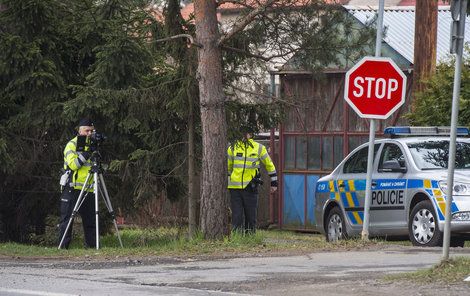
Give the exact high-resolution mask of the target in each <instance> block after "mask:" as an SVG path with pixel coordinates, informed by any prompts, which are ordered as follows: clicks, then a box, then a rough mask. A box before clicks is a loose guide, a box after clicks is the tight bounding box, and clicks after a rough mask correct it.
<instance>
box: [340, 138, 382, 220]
mask: <svg viewBox="0 0 470 296" xmlns="http://www.w3.org/2000/svg"><path fill="white" fill-rule="evenodd" d="M379 147H380V144H375V147H374V159H375V157H376V154H377V151H378V149H379ZM367 158H368V146H367V145H366V146H364V147H362V148H361V149H359V150H358V151H356V152H355V153H354V154H353V155H351V156H350V157H349V158H348V159H347V160H346V162H345V163H344V165H343V167H342V170H341V171H340V172H339V173H338V175H337V177H336V180H335V182H336V184H335V185H336V188H335V191H336V199H337V200H338V201H340V203H341V204H342V205H343V209H344V213H345V216H346V220H347V221H348V222H349V224H350V225H351V226H352V227H353V228H360V227H362V223H363V219H364V197H365V188H366V174H367Z"/></svg>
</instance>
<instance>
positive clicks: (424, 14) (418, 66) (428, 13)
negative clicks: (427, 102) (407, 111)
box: [411, 0, 438, 110]
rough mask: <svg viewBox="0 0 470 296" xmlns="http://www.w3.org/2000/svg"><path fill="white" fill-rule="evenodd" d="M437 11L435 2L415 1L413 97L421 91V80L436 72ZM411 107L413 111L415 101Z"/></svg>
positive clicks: (434, 0)
mask: <svg viewBox="0 0 470 296" xmlns="http://www.w3.org/2000/svg"><path fill="white" fill-rule="evenodd" d="M437 9H438V6H437V0H431V1H430V0H417V1H416V11H415V44H414V65H413V96H414V95H415V94H416V93H417V92H419V91H422V90H423V88H424V85H423V83H422V80H423V79H426V78H428V77H429V76H430V75H432V74H433V73H434V72H435V71H436V43H437ZM411 106H412V107H411V108H412V110H414V109H415V100H413V102H412V105H411Z"/></svg>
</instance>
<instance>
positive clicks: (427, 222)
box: [315, 127, 470, 246]
mask: <svg viewBox="0 0 470 296" xmlns="http://www.w3.org/2000/svg"><path fill="white" fill-rule="evenodd" d="M449 131H450V130H449V128H445V127H389V128H386V129H385V131H384V133H385V134H388V135H390V136H391V137H390V138H387V139H379V140H376V141H375V146H374V151H375V152H374V164H373V173H372V194H371V205H370V213H369V221H370V224H369V234H370V235H371V236H381V237H384V236H385V237H387V236H404V235H407V236H409V238H410V240H411V242H412V243H413V245H415V246H438V245H442V238H443V231H444V220H445V216H444V215H445V207H446V192H447V184H446V178H447V159H448V150H449V134H450V132H449ZM468 134H469V130H468V129H467V128H458V130H457V135H458V137H457V144H456V158H455V162H456V165H455V174H454V188H453V202H452V208H451V213H452V222H451V234H452V238H451V246H463V245H464V243H465V238H466V237H468V236H467V234H470V139H468V138H465V137H462V136H468ZM367 156H368V144H367V143H365V144H363V145H361V146H359V147H357V148H356V149H354V150H353V151H352V152H351V153H350V154H349V155H348V156H347V157H346V158H345V159H344V160H343V161H342V162H341V163H340V164H339V165H338V166H337V167H336V169H335V170H334V171H333V172H332V173H331V174H329V175H327V176H325V177H322V178H321V179H319V180H318V183H317V185H316V192H315V220H316V221H315V222H316V223H315V224H316V230H318V231H319V232H321V233H324V234H325V236H326V239H327V240H328V241H335V240H339V239H344V238H347V237H350V236H354V235H358V234H360V233H361V231H362V223H363V219H364V199H365V187H366V173H367Z"/></svg>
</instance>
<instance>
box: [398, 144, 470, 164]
mask: <svg viewBox="0 0 470 296" xmlns="http://www.w3.org/2000/svg"><path fill="white" fill-rule="evenodd" d="M407 145H408V148H409V150H410V152H411V155H412V157H413V160H414V162H415V164H416V166H417V167H418V168H419V169H420V170H435V169H447V164H448V158H449V141H448V140H439V141H425V142H416V143H408V144H407ZM455 148H456V151H455V168H456V169H470V143H468V142H463V141H458V142H457V143H456V147H455Z"/></svg>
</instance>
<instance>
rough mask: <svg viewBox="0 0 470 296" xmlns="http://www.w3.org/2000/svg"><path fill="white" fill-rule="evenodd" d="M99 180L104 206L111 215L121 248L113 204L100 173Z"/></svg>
mask: <svg viewBox="0 0 470 296" xmlns="http://www.w3.org/2000/svg"><path fill="white" fill-rule="evenodd" d="M99 180H100V181H101V183H100V184H101V187H102V188H103V192H102V195H103V199H104V203H105V204H106V207H107V208H108V212H109V214H111V217H112V218H113V223H114V228H115V229H116V235H117V237H118V240H119V244H120V245H121V248H123V246H122V240H121V235H120V234H119V229H118V226H117V222H116V215H115V214H114V211H113V206H112V205H111V199H110V198H109V194H108V190H107V189H106V184H105V183H104V178H103V175H102V174H99ZM100 189H101V188H100Z"/></svg>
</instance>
